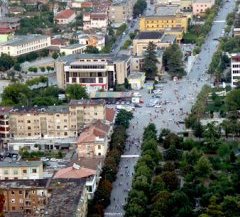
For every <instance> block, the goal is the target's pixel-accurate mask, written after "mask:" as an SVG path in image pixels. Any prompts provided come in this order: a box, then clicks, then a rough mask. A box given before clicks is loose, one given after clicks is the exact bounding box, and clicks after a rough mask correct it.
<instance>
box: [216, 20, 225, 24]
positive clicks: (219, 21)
mask: <svg viewBox="0 0 240 217" xmlns="http://www.w3.org/2000/svg"><path fill="white" fill-rule="evenodd" d="M225 22H226V21H225V20H215V21H214V23H225Z"/></svg>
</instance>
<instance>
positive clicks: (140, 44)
mask: <svg viewBox="0 0 240 217" xmlns="http://www.w3.org/2000/svg"><path fill="white" fill-rule="evenodd" d="M166 37H168V35H166V34H164V33H163V32H159V31H147V32H140V33H139V34H138V35H137V36H136V37H135V39H134V40H133V54H134V55H135V56H142V55H144V52H145V51H146V49H147V47H148V44H149V42H153V43H154V44H155V45H156V48H158V49H161V48H163V49H164V48H166V47H168V46H170V45H171V44H173V43H175V42H176V40H175V38H174V37H173V38H172V39H173V40H169V37H168V40H165V38H166Z"/></svg>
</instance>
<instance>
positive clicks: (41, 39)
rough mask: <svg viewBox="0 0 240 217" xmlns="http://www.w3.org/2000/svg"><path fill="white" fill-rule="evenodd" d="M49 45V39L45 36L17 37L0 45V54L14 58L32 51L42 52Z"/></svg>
mask: <svg viewBox="0 0 240 217" xmlns="http://www.w3.org/2000/svg"><path fill="white" fill-rule="evenodd" d="M50 45H51V38H50V37H49V36H45V35H25V36H17V37H16V38H13V39H11V40H9V41H7V42H4V43H1V44H0V54H3V53H4V54H8V55H10V56H13V57H16V56H20V55H23V54H28V53H31V52H33V51H38V50H42V49H44V48H47V47H49V46H50Z"/></svg>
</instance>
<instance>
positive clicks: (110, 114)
mask: <svg viewBox="0 0 240 217" xmlns="http://www.w3.org/2000/svg"><path fill="white" fill-rule="evenodd" d="M115 114H116V111H115V109H114V108H106V120H107V121H109V122H113V119H114V117H115Z"/></svg>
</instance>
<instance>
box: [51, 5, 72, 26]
mask: <svg viewBox="0 0 240 217" xmlns="http://www.w3.org/2000/svg"><path fill="white" fill-rule="evenodd" d="M75 18H76V13H75V11H74V10H71V9H66V10H63V11H60V12H59V13H58V14H57V16H56V17H55V22H56V23H57V24H58V25H66V24H69V23H71V22H73V21H74V20H75Z"/></svg>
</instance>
